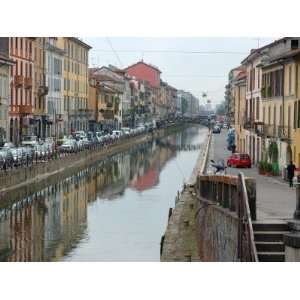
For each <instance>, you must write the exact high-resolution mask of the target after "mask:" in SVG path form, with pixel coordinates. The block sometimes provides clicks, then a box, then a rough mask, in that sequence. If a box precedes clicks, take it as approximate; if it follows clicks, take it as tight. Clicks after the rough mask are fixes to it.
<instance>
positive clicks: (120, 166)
mask: <svg viewBox="0 0 300 300" xmlns="http://www.w3.org/2000/svg"><path fill="white" fill-rule="evenodd" d="M197 133H198V131H197V130H194V131H193V128H190V129H188V130H185V131H182V132H178V133H176V134H173V135H170V136H168V137H167V138H164V139H163V140H162V141H153V142H150V143H146V144H142V145H139V146H136V147H132V148H131V149H130V150H129V151H127V152H124V153H121V154H118V155H114V156H112V157H110V158H106V159H104V160H102V161H100V162H99V163H98V165H96V166H93V167H90V168H88V169H85V170H82V171H80V172H78V173H77V174H75V175H73V176H72V177H69V178H66V179H65V180H64V181H63V182H60V183H57V184H54V185H52V186H48V187H47V188H45V189H43V190H40V191H38V192H36V193H35V194H33V195H30V196H28V197H27V198H24V199H22V200H21V201H18V202H16V203H15V204H14V205H12V207H10V208H9V209H5V210H4V209H2V210H0V261H56V260H60V259H61V258H62V257H64V256H66V255H67V254H68V253H69V252H70V251H71V250H72V249H74V248H75V247H76V246H77V244H78V242H79V241H81V240H82V239H87V238H88V233H87V206H88V204H89V203H91V202H93V201H95V200H96V199H100V200H101V199H102V200H113V199H116V198H118V197H119V196H120V195H122V194H123V193H124V191H125V189H126V188H127V187H130V188H132V189H134V190H136V191H138V192H142V191H144V190H146V189H151V188H153V187H154V186H155V185H157V184H158V183H159V174H160V172H161V170H162V169H163V168H164V166H165V164H166V163H167V161H169V160H170V159H171V158H173V157H175V156H176V151H178V149H179V148H180V147H182V148H183V149H184V148H185V145H188V144H189V143H190V142H191V140H192V138H193V136H194V135H196V134H197ZM162 142H163V143H162ZM174 146H176V147H174ZM1 201H5V199H2V200H1Z"/></svg>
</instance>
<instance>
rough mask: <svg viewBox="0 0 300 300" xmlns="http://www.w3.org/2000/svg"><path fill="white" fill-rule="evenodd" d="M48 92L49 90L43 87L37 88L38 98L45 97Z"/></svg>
mask: <svg viewBox="0 0 300 300" xmlns="http://www.w3.org/2000/svg"><path fill="white" fill-rule="evenodd" d="M48 92H49V88H48V87H47V86H45V85H41V86H39V89H38V95H39V97H42V96H46V95H47V94H48Z"/></svg>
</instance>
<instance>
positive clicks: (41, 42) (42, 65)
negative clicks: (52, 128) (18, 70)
mask: <svg viewBox="0 0 300 300" xmlns="http://www.w3.org/2000/svg"><path fill="white" fill-rule="evenodd" d="M34 46H35V51H34V53H35V56H34V105H35V106H34V112H33V117H34V120H35V130H34V131H35V132H34V134H35V135H36V136H37V137H39V138H45V136H46V125H47V123H46V115H47V108H46V95H47V94H48V85H47V83H46V38H44V37H38V38H36V40H35V43H34Z"/></svg>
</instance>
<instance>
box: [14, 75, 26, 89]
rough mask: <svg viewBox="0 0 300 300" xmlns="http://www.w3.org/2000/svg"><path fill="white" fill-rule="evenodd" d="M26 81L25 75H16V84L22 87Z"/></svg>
mask: <svg viewBox="0 0 300 300" xmlns="http://www.w3.org/2000/svg"><path fill="white" fill-rule="evenodd" d="M23 83H24V77H23V76H22V75H15V86H17V87H21V86H22V85H23Z"/></svg>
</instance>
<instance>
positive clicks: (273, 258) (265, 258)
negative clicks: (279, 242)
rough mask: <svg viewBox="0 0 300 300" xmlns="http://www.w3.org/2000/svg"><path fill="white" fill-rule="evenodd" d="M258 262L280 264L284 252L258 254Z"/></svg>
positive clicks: (283, 258)
mask: <svg viewBox="0 0 300 300" xmlns="http://www.w3.org/2000/svg"><path fill="white" fill-rule="evenodd" d="M257 256H258V260H259V261H260V262H279V261H280V262H282V261H285V255H284V252H258V253H257Z"/></svg>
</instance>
